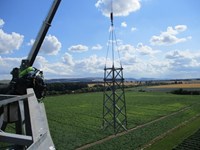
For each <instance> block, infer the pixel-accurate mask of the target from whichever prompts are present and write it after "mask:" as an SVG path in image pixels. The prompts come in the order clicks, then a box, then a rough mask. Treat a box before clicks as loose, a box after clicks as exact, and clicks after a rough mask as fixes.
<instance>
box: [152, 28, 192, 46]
mask: <svg viewBox="0 0 200 150" xmlns="http://www.w3.org/2000/svg"><path fill="white" fill-rule="evenodd" d="M185 30H187V26H186V25H177V26H175V27H174V28H173V27H168V28H167V31H165V32H161V34H160V35H159V36H157V35H154V36H152V37H151V39H150V42H151V44H152V45H172V44H177V43H181V42H185V41H187V40H189V39H191V36H189V37H184V38H178V37H177V35H178V34H179V33H180V32H183V31H185Z"/></svg>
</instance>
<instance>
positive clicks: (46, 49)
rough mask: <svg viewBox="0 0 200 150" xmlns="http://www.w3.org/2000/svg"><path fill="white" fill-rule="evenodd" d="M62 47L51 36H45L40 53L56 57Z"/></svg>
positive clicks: (55, 38)
mask: <svg viewBox="0 0 200 150" xmlns="http://www.w3.org/2000/svg"><path fill="white" fill-rule="evenodd" d="M61 47H62V45H61V43H60V41H59V40H58V39H57V37H55V36H53V35H47V36H46V37H45V39H44V42H43V44H42V46H41V52H42V53H45V54H48V55H57V54H58V52H59V51H60V49H61Z"/></svg>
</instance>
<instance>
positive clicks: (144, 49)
mask: <svg viewBox="0 0 200 150" xmlns="http://www.w3.org/2000/svg"><path fill="white" fill-rule="evenodd" d="M136 49H137V51H138V52H139V53H140V54H141V55H153V54H156V53H158V52H159V51H158V50H153V49H152V48H151V47H149V46H147V45H143V44H142V43H138V45H137V48H136Z"/></svg>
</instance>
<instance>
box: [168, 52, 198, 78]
mask: <svg viewBox="0 0 200 150" xmlns="http://www.w3.org/2000/svg"><path fill="white" fill-rule="evenodd" d="M165 57H166V59H168V60H169V62H170V67H171V70H173V71H177V72H180V73H181V72H190V71H200V69H199V68H200V63H199V60H200V53H198V52H191V51H179V50H175V51H170V52H168V53H167V54H166V56H165ZM191 75H192V74H191ZM194 76H195V75H194Z"/></svg>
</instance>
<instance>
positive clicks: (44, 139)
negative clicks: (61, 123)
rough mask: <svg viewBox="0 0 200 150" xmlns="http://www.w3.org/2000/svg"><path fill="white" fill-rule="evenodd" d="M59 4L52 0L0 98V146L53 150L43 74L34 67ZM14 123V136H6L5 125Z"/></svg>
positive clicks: (12, 134)
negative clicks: (7, 88)
mask: <svg viewBox="0 0 200 150" xmlns="http://www.w3.org/2000/svg"><path fill="white" fill-rule="evenodd" d="M60 2H61V0H54V1H53V3H52V5H51V8H50V10H49V12H48V14H47V16H46V19H45V20H44V22H43V24H42V26H41V28H40V30H39V32H38V34H37V37H36V39H35V42H34V44H33V46H32V48H31V50H30V52H29V54H28V57H27V58H26V59H24V60H22V61H21V65H20V67H19V68H18V67H16V68H13V70H12V71H11V74H12V80H11V81H10V84H9V91H8V92H7V95H2V94H1V95H0V128H1V130H0V142H6V143H11V144H14V147H12V149H16V150H18V149H20V150H21V149H23V150H24V149H27V150H35V149H37V150H43V149H49V150H54V149H55V147H54V144H53V141H52V139H51V135H50V132H49V128H48V122H47V118H46V113H45V107H44V104H43V103H42V102H41V101H39V99H41V98H43V97H44V95H45V89H46V84H45V82H44V78H43V72H42V71H40V70H38V69H36V68H34V67H33V64H34V61H35V59H36V57H37V55H38V52H39V50H40V48H41V45H42V43H43V41H44V38H45V36H46V34H47V32H48V29H49V27H50V26H51V22H52V20H53V18H54V16H55V13H56V11H57V9H58V7H59V4H60ZM13 122H14V123H15V132H16V134H14V133H7V132H5V129H6V126H7V124H8V123H13Z"/></svg>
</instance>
